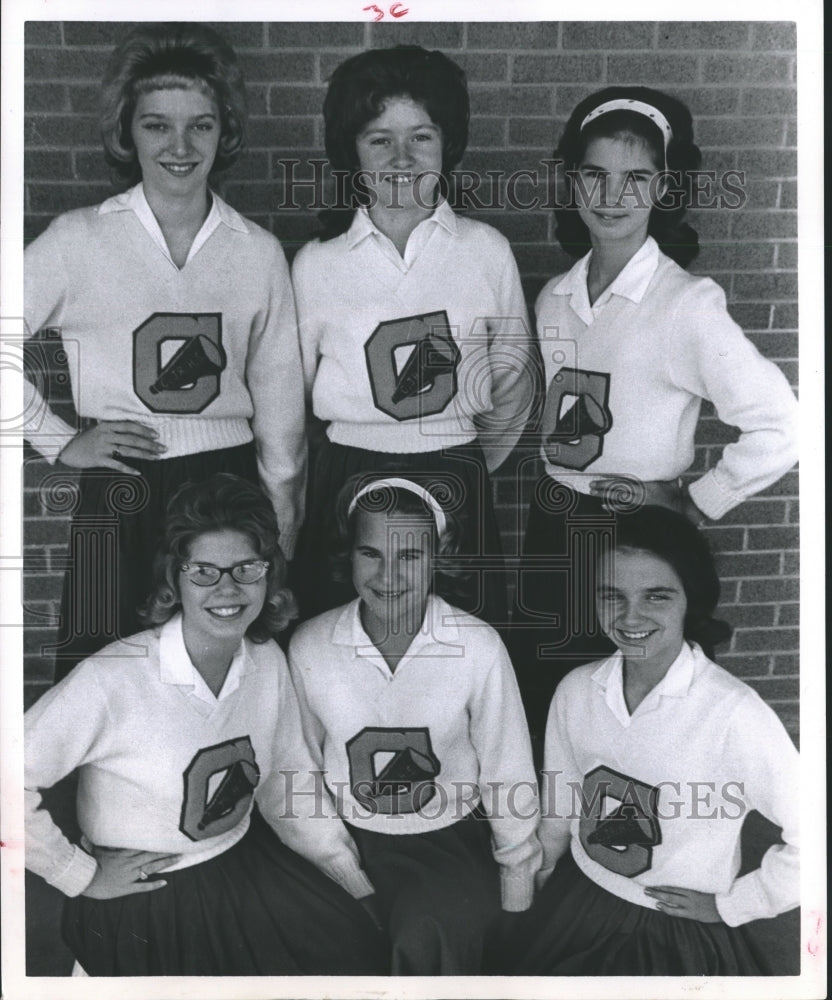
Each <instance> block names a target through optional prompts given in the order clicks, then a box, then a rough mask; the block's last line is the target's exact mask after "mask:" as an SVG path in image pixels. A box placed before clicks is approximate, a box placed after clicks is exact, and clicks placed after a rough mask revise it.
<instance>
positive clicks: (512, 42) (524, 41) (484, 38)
mask: <svg viewBox="0 0 832 1000" xmlns="http://www.w3.org/2000/svg"><path fill="white" fill-rule="evenodd" d="M568 27H569V26H568V25H564V31H566V30H567V28H568ZM559 35H560V25H559V24H558V22H557V21H527V22H523V21H515V22H512V21H498V22H484V21H473V22H471V23H470V24H469V25H468V34H467V40H468V48H469V49H507V50H508V51H509V52H516V51H517V50H518V49H556V48H558V42H559Z"/></svg>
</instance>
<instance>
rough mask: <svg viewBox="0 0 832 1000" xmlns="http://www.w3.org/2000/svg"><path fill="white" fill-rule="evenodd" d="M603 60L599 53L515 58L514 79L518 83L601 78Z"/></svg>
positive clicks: (566, 81)
mask: <svg viewBox="0 0 832 1000" xmlns="http://www.w3.org/2000/svg"><path fill="white" fill-rule="evenodd" d="M601 73H602V62H601V56H599V55H580V56H578V55H551V56H524V55H518V56H515V58H514V68H513V70H512V80H514V81H515V82H517V83H538V82H539V81H541V80H552V81H554V82H556V83H558V82H561V81H563V82H565V83H572V82H573V81H576V80H592V81H595V80H598V81H600V80H601Z"/></svg>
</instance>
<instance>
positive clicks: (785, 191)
mask: <svg viewBox="0 0 832 1000" xmlns="http://www.w3.org/2000/svg"><path fill="white" fill-rule="evenodd" d="M779 207H780V208H797V182H796V181H780V205H779Z"/></svg>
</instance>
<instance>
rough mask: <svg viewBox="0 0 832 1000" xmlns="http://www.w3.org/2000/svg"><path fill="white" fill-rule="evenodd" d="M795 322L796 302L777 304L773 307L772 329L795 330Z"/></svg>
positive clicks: (796, 318) (796, 320)
mask: <svg viewBox="0 0 832 1000" xmlns="http://www.w3.org/2000/svg"><path fill="white" fill-rule="evenodd" d="M797 322H798V316H797V303H795V304H793V305H786V304H779V305H776V306H775V307H774V319H773V321H772V324H771V325H772V329H774V330H796V329H797Z"/></svg>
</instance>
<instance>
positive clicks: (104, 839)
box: [24, 616, 373, 897]
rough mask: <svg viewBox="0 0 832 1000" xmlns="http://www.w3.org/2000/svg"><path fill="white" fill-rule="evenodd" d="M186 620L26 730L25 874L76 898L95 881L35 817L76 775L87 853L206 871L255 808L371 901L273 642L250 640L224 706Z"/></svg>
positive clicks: (113, 648)
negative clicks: (125, 851) (201, 668)
mask: <svg viewBox="0 0 832 1000" xmlns="http://www.w3.org/2000/svg"><path fill="white" fill-rule="evenodd" d="M181 621H182V619H181V616H176V617H175V618H173V619H172V620H171V621H169V622H168V623H167V624H166V625H164V626H162V628H161V629H160V630H158V631H147V632H141V633H139V634H138V635H134V636H132V637H131V638H130V639H129V640H122V641H120V642H118V643H114V644H112V645H110V646H107V647H106V648H105V649H103V650H102V651H101V652H100V653H96V654H95V655H94V656H92V657H90V658H89V659H87V660H85V661H84V662H83V663H81V664H79V665H78V666H77V667H76V668H75V669H74V670H73V671H72V672H71V673H70V674H69V676H68V677H66V678H65V679H64V680H63V681H61V683H60V684H57V685H56V686H55V687H53V688H51V689H50V690H49V691H48V692H47V693H46V694H45V695H44V696H43V697H42V698H41V699H40V700H39V701H37V702H36V703H35V705H34V706H33V707H32V708H31V709H29V711H28V712H27V713H26V715H25V718H24V731H25V746H24V773H25V780H24V785H25V809H26V866H27V867H28V868H30V869H31V870H32V871H34V872H36V873H37V874H38V875H41V876H42V877H43V878H44V879H46V881H47V882H50V883H51V884H52V885H54V886H56V887H57V888H58V889H60V890H61V891H62V892H64V893H66V895H68V896H75V895H78V894H79V893H81V892H83V891H84V889H85V888H86V887H87V886H88V885H89V883H90V881H91V879H92V877H93V875H94V873H95V868H96V863H95V860H94V858H93V857H92V855H91V854H89V853H87V851H85V850H84V849H83V848H82V847H79V846H76V845H73V844H71V843H70V842H69V841H68V840H67V839H66V838H65V837H64V836H63V834H62V833H61V831H60V830H59V829H58V827H57V826H55V824H54V823H53V822H52V819H51V817H50V816H49V813H48V812H46V810H44V809H42V808H41V807H40V805H41V797H40V791H39V790H40V789H41V788H49V787H51V786H52V785H54V784H55V782H57V781H59V780H60V779H61V778H63V777H64V776H65V775H67V774H69V773H70V772H71V771H73V770H75V769H76V768H77V769H79V784H78V799H77V810H78V820H79V823H80V826H81V830H82V831H83V834H84V838H85V839H84V845H85V846H87V847H89V846H90V845H91V844H94V845H96V846H99V847H123V848H132V849H135V850H145V851H159V852H162V853H170V854H175V855H178V858H177V860H176V862H175V863H174V864H172V865H171V866H170V867H169V868H167V869H165V870H166V871H173V870H175V869H177V868H184V867H187V866H190V865H195V864H199V863H200V862H203V861H208V860H209V859H210V858H212V857H215V856H217V855H219V854H222V853H223V852H224V851H227V850H228V849H229V848H230V847H233V846H234V844H236V843H237V841H239V840H240V839H241V837H242V836H243V835H244V834H245V832H246V830H247V829H248V825H249V815H250V812H251V808H252V804H253V801H254V800H255V799H256V801H257V805H258V807H259V809H260V811H261V812H262V814H263V816H264V817H265V819H266V820H267V821H268V822H269V824H270V825H271V826H272V827H273V828H274V830H275V831H276V833H277V835H278V836H279V837H280V839H281V840H282V841H283V842H284V843H285V844H287V845H288V846H289V847H291V848H292V849H293V850H295V851H297V852H298V853H299V854H301V855H303V856H304V857H305V858H308V859H309V860H310V861H312V862H313V863H314V864H316V865H317V866H318V867H319V868H321V869H322V870H323V871H324V872H326V874H327V875H329V876H330V877H331V878H333V879H334V880H335V881H336V882H338V883H339V884H341V885H342V886H343V887H344V888H345V889H346V890H347V891H348V892H350V893H351V894H352V895H353V896H355V897H361V896H366V895H369V894H370V893H372V892H373V887H372V884H371V883H370V882H369V880H368V879H367V877H366V875H365V874H364V872H363V871H362V869H361V867H360V864H359V860H358V853H357V850H356V848H355V845H354V844H353V841H352V838H351V837H350V836H349V834H348V833H347V830H346V828H345V827H344V825H343V823H342V822H341V820H340V819H339V818H338V816H337V814H336V813H335V810H334V808H333V804H332V801H331V799H330V798H329V795H328V793H327V791H326V788H325V787H324V784H323V781H322V779H321V776H320V774H319V773H317V774H316V772H315V767H314V765H313V763H312V760H311V757H310V754H309V750H308V748H307V746H306V743H305V741H304V738H303V731H302V728H301V720H300V716H299V712H298V704H297V697H296V695H295V691H294V688H293V686H292V681H291V678H290V676H289V672H288V669H287V667H286V660H285V658H284V656H283V653H282V652H281V650H280V648H279V647H278V646H277V644H276V643H275V642H271V641H270V642H266V643H262V644H257V643H253V642H251V641H249V640H244V641H243V642H242V643H241V645H240V648H239V650H238V652H237V654H236V655H235V657H234V659H233V661H232V664H231V667H230V669H229V672H228V675H227V677H226V679H225V682H224V684H223V687H222V690H221V691H220V693H219V695H218V696H217V697H215V696H214V695H213V694H212V693H211V691H210V690H209V689H208V687H207V685H206V684H205V682H204V680H203V679H202V677H201V675H200V674H199V672H198V671H197V670H196V669H195V668H194V666H193V664H192V663H191V661H190V658H189V656H188V653H187V650H186V649H185V642H184V639H183V637H182V627H181Z"/></svg>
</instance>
